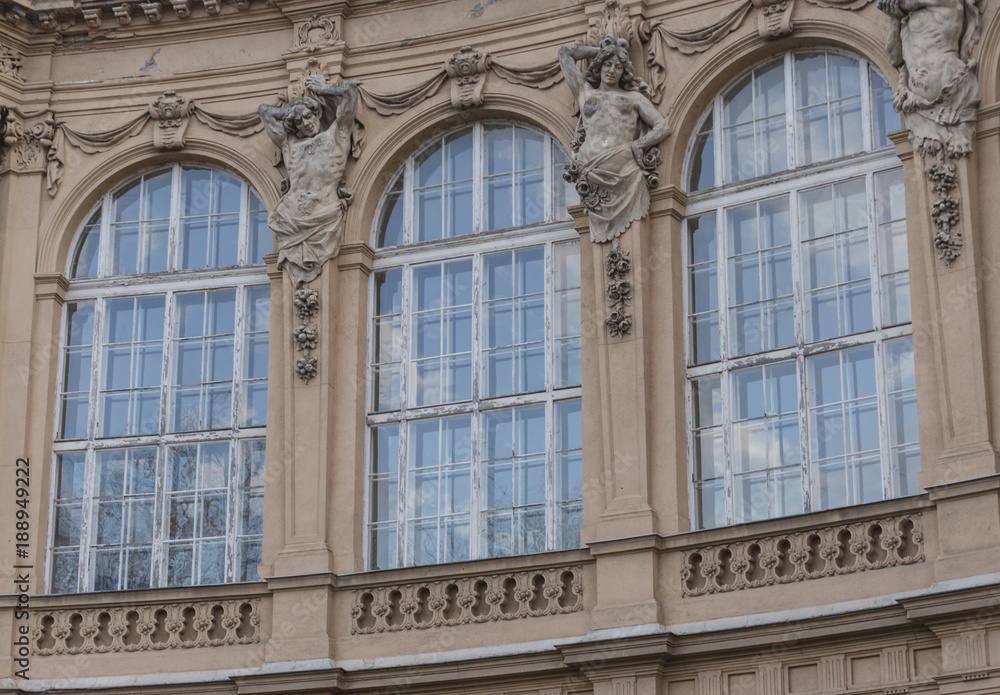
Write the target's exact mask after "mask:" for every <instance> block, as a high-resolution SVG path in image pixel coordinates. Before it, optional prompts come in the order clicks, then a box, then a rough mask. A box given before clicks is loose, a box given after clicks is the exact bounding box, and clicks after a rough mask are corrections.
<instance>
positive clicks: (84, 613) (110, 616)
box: [31, 597, 260, 656]
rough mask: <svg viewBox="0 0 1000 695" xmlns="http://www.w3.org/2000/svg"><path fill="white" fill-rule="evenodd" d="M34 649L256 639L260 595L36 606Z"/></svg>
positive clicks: (131, 648)
mask: <svg viewBox="0 0 1000 695" xmlns="http://www.w3.org/2000/svg"><path fill="white" fill-rule="evenodd" d="M32 615H33V616H34V628H33V630H32V634H31V646H32V651H33V652H34V653H35V654H37V655H39V656H49V655H53V654H102V653H107V652H140V651H155V650H162V649H190V648H193V647H221V646H225V645H240V644H255V643H257V642H259V641H260V598H257V597H254V598H247V599H220V600H215V601H178V602H172V603H161V604H150V605H126V606H100V607H96V608H79V609H74V608H66V609H53V610H38V611H32Z"/></svg>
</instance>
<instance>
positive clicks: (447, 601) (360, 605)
mask: <svg viewBox="0 0 1000 695" xmlns="http://www.w3.org/2000/svg"><path fill="white" fill-rule="evenodd" d="M582 609H583V568H582V567H581V566H579V565H577V566H571V567H555V568H550V569H539V570H531V571H526V572H508V573H502V574H489V575H481V576H475V577H461V578H456V579H442V580H438V581H432V582H415V583H410V584H401V585H389V586H378V587H373V588H369V589H359V590H357V591H355V592H354V606H353V608H352V609H351V634H352V635H374V634H377V633H382V632H398V631H401V630H425V629H428V628H432V627H451V626H455V625H469V624H473V623H488V622H494V621H498V620H515V619H519V618H538V617H542V616H548V615H562V614H566V613H574V612H576V611H579V610H582Z"/></svg>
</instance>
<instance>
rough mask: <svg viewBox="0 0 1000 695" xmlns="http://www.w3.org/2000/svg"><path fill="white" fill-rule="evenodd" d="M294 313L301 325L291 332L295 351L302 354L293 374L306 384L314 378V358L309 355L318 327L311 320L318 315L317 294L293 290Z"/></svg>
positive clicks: (315, 339)
mask: <svg viewBox="0 0 1000 695" xmlns="http://www.w3.org/2000/svg"><path fill="white" fill-rule="evenodd" d="M294 302H295V313H296V314H297V315H298V317H299V319H300V320H301V323H300V324H299V325H298V326H296V327H295V329H294V330H293V331H292V341H293V342H294V343H295V350H296V351H297V352H301V353H303V354H302V356H301V357H299V358H298V359H297V360H295V373H296V374H298V376H299V378H300V379H302V381H303V382H305V383H306V384H308V383H309V382H310V381H311V380H312V379H315V378H316V364H317V361H316V357H315V355H313V354H311V353H312V351H313V350H315V349H316V343H317V340H318V333H319V327H318V326H317V325H316V323H315V322H314V321H311V320H310V319H313V318H315V317H316V316H317V314H319V292H318V291H317V290H314V289H302V290H295V300H294Z"/></svg>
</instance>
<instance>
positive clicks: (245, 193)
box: [236, 181, 256, 265]
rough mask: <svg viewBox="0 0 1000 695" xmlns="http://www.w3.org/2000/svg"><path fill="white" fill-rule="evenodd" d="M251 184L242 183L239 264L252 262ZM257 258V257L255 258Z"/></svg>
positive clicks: (238, 231) (238, 236)
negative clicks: (250, 228)
mask: <svg viewBox="0 0 1000 695" xmlns="http://www.w3.org/2000/svg"><path fill="white" fill-rule="evenodd" d="M249 210H250V184H248V183H247V182H246V181H244V182H243V183H242V184H241V185H240V216H239V222H238V227H237V238H238V239H239V242H238V243H239V248H237V250H236V264H237V265H249V264H250V258H249V253H250V239H249V236H250V231H249V229H248V228H249V226H250V212H249ZM254 260H256V259H254Z"/></svg>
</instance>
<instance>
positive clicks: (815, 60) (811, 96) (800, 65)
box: [795, 52, 830, 108]
mask: <svg viewBox="0 0 1000 695" xmlns="http://www.w3.org/2000/svg"><path fill="white" fill-rule="evenodd" d="M795 70H796V76H797V79H798V90H797V91H796V96H795V105H796V106H797V107H800V108H801V107H803V106H812V105H813V104H822V103H824V102H826V101H829V98H830V97H829V94H828V92H827V84H826V77H827V76H826V54H825V53H804V52H803V53H798V54H796V56H795Z"/></svg>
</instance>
